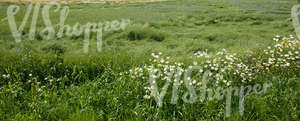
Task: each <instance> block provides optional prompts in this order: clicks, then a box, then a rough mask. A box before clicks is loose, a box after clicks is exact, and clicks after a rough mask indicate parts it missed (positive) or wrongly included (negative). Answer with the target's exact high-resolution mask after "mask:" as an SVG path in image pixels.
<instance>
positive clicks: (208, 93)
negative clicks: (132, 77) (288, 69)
mask: <svg viewBox="0 0 300 121" xmlns="http://www.w3.org/2000/svg"><path fill="white" fill-rule="evenodd" d="M199 70H201V71H202V67H199V66H192V67H190V68H188V69H187V70H182V68H180V67H179V68H177V69H175V70H172V71H170V72H168V73H167V74H166V75H167V78H168V79H167V81H166V82H165V83H164V84H163V86H162V88H161V89H159V87H158V84H157V83H158V82H157V80H158V79H159V78H161V76H162V75H164V74H162V72H161V71H160V70H159V69H155V68H154V69H151V70H150V71H149V72H150V75H149V83H150V87H149V90H150V93H151V94H150V96H149V97H145V98H151V97H153V98H154V99H155V101H156V103H157V105H158V107H162V106H163V101H164V97H165V96H166V95H167V93H168V92H167V91H168V89H169V87H170V85H173V86H172V94H171V104H177V102H178V100H179V99H180V97H179V91H180V90H179V89H183V88H181V87H180V85H181V84H183V85H184V87H185V88H186V91H185V92H184V93H183V95H182V97H181V99H182V100H183V102H185V103H189V104H193V103H196V102H197V101H200V102H205V101H212V100H218V101H221V100H225V103H226V104H225V105H226V106H225V108H226V109H225V111H226V112H225V116H226V117H230V115H231V106H232V97H233V96H237V97H238V98H239V113H240V115H241V116H243V115H244V111H245V108H244V107H245V97H246V96H248V95H251V94H266V93H267V91H268V88H270V87H271V86H272V84H271V83H264V84H255V85H246V86H241V87H237V86H234V87H233V86H226V87H222V86H215V87H213V88H209V87H208V85H210V84H209V82H210V81H212V80H211V79H210V76H211V74H212V73H211V72H210V71H205V72H204V73H203V75H201V74H202V72H199ZM192 75H194V76H195V75H196V76H202V81H201V85H200V87H198V88H195V86H193V85H194V84H195V83H196V81H195V80H192V79H191V78H190V77H191V76H192ZM182 78H183V79H182ZM171 79H174V81H171ZM181 80H182V81H181ZM172 83H173V84H172ZM159 90H160V92H159Z"/></svg>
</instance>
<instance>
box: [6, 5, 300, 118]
mask: <svg viewBox="0 0 300 121" xmlns="http://www.w3.org/2000/svg"><path fill="white" fill-rule="evenodd" d="M291 4H292V3H291ZM291 4H289V5H286V6H290V5H291ZM8 5H9V4H5V3H1V4H0V18H1V19H2V18H4V17H5V16H6V8H7V7H8ZM276 5H277V6H278V4H270V5H265V6H264V7H268V8H273V6H276ZM69 6H70V15H69V17H68V20H67V22H66V23H68V24H74V23H75V22H79V23H82V24H85V23H87V22H99V21H107V20H108V21H109V20H121V19H131V21H132V23H133V24H139V25H141V26H142V25H146V28H145V29H144V30H145V31H144V30H142V29H140V28H139V27H140V26H138V27H137V28H138V29H136V28H128V29H126V30H125V31H120V32H106V33H104V41H105V43H106V44H105V46H104V52H102V53H90V54H89V55H86V54H79V55H78V54H74V53H75V52H77V51H78V50H81V48H82V47H81V44H82V43H81V42H82V40H80V39H76V40H74V39H71V38H62V39H60V40H51V41H46V40H35V41H32V42H30V41H26V42H22V43H21V44H16V43H15V42H14V40H13V38H12V37H11V34H10V30H9V27H8V24H7V22H6V21H3V22H1V23H0V28H1V29H0V35H1V36H0V40H1V41H0V43H1V44H0V47H1V52H0V56H1V66H0V67H1V70H0V72H1V73H4V72H5V71H9V72H15V73H16V76H17V75H18V76H19V79H18V80H19V81H20V82H24V83H25V82H27V80H29V79H31V78H32V77H28V76H27V75H28V74H29V73H32V74H33V75H34V77H36V78H37V79H38V80H43V79H44V78H46V77H48V76H49V75H51V76H53V77H55V78H62V79H63V80H65V81H66V82H57V84H55V85H51V84H47V87H46V88H48V89H49V90H48V91H45V92H38V91H36V89H37V88H32V87H30V86H29V87H28V85H27V86H24V90H25V91H22V92H23V93H22V94H11V93H10V92H6V91H4V89H7V88H17V87H13V85H14V84H12V86H10V84H7V83H6V82H4V81H3V82H1V83H0V85H1V86H2V85H4V84H5V85H8V86H3V88H0V89H2V90H0V92H1V93H0V99H1V102H0V107H1V108H0V117H1V119H2V120H8V119H12V120H13V119H17V120H19V119H24V120H30V119H36V120H58V119H61V120H92V118H94V119H100V120H101V119H102V120H108V119H110V120H114V119H115V120H122V119H123V120H124V119H127V120H138V119H140V120H142V119H148V120H158V119H165V120H180V119H182V120H194V119H197V120H224V119H228V120H292V119H296V118H295V117H298V116H299V115H298V114H299V112H297V109H296V107H298V103H296V102H297V98H296V95H297V94H296V93H295V92H293V90H295V88H296V87H297V86H296V85H295V84H294V83H295V82H294V81H282V80H289V79H290V78H291V77H290V76H283V75H281V76H280V77H277V78H276V79H274V78H273V76H274V75H273V74H268V75H266V76H265V77H264V76H263V77H261V78H262V79H261V80H260V81H258V82H270V81H271V82H273V84H274V87H273V90H272V92H270V94H269V95H267V96H265V97H264V96H255V95H254V96H251V97H249V98H248V99H247V102H248V103H247V107H246V113H245V115H244V116H243V117H241V116H239V114H238V109H237V108H238V104H237V103H238V102H237V101H234V104H233V107H234V109H233V114H232V116H231V117H229V118H225V117H224V106H225V105H224V102H218V101H211V102H206V103H196V104H192V105H190V104H184V103H182V102H181V103H180V104H178V105H176V106H174V105H171V104H168V103H166V104H165V106H164V107H163V108H158V107H156V104H155V102H154V100H151V101H149V100H144V99H143V95H144V94H143V91H144V90H143V87H144V85H145V84H144V83H142V82H136V81H135V80H128V79H126V78H119V76H118V72H119V71H124V70H127V69H129V68H130V67H133V66H138V65H141V64H142V63H144V61H146V60H147V58H149V55H150V53H151V52H163V53H165V54H167V55H171V56H175V57H176V60H180V61H187V62H189V57H190V55H192V54H193V52H195V51H199V50H205V49H208V50H209V52H215V51H217V50H218V49H221V48H226V49H228V50H230V51H232V52H237V53H241V54H242V53H244V52H245V51H246V50H249V49H250V50H253V49H256V48H258V47H265V46H266V45H268V44H269V43H270V40H271V39H272V38H273V37H274V36H275V35H277V34H279V35H283V36H284V35H290V34H293V26H292V24H291V22H290V20H289V18H290V14H285V13H283V14H278V13H265V12H261V11H247V10H244V9H241V8H239V7H237V6H232V5H231V4H230V3H229V2H228V1H219V0H218V1H214V0H201V1H180V0H179V1H169V2H159V3H131V4H109V3H107V4H71V5H69ZM174 6H176V7H179V8H191V6H194V7H195V8H196V10H190V9H185V10H178V9H167V8H166V7H174ZM136 8H145V9H143V10H140V9H139V10H136ZM287 8H288V7H287ZM23 10H24V9H23ZM22 16H23V15H22V14H19V15H18V21H21V18H22ZM57 16H58V15H57V14H51V18H58V17H57ZM52 21H54V23H55V22H57V21H58V20H57V19H52ZM38 24H39V26H43V22H42V21H41V19H40V21H39V23H38ZM40 28H42V27H40ZM139 30H140V31H139ZM28 31H29V30H28V28H27V29H26V30H25V33H27V32H28ZM130 32H134V33H137V34H150V35H152V33H157V32H158V33H162V35H155V34H154V35H153V36H164V37H165V39H164V40H163V41H162V42H158V41H155V40H151V39H148V38H145V39H142V40H134V41H130V40H129V39H128V33H130ZM63 42H65V43H68V44H62V43H63ZM54 43H58V44H59V45H61V47H60V48H63V49H66V52H65V53H64V55H63V56H59V57H57V56H55V54H53V53H51V52H48V51H46V50H44V49H43V48H47V47H51V46H53V44H54ZM70 43H72V46H69V45H70ZM87 57H89V58H87ZM22 58H23V59H22ZM24 58H26V59H25V60H24ZM74 65H76V66H74ZM111 69H112V70H111ZM18 76H17V77H18ZM298 77H299V76H298ZM31 80H34V79H31ZM42 83H47V82H43V81H42ZM61 83H63V84H61ZM30 104H31V105H30ZM278 109H281V110H278Z"/></svg>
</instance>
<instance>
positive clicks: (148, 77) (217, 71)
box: [126, 36, 300, 99]
mask: <svg viewBox="0 0 300 121" xmlns="http://www.w3.org/2000/svg"><path fill="white" fill-rule="evenodd" d="M274 41H275V44H274V46H273V47H271V46H270V47H268V48H267V49H266V50H264V53H260V54H258V56H257V55H256V56H255V57H252V56H251V54H250V55H247V56H246V57H245V56H244V57H240V56H238V55H237V54H235V53H229V52H227V51H226V50H225V49H222V50H221V51H219V52H216V53H215V54H210V53H208V51H207V50H205V51H199V52H196V53H194V56H193V57H195V58H194V59H195V60H194V61H193V65H190V66H186V64H183V63H180V62H173V61H172V62H171V61H170V57H163V56H162V53H161V52H160V53H158V54H155V53H152V59H150V64H148V65H144V66H142V67H137V68H133V69H131V70H129V72H126V73H127V74H129V75H130V78H132V79H136V80H143V81H148V83H150V85H151V84H157V85H159V84H160V85H161V84H166V83H172V84H173V85H177V86H180V85H182V84H183V83H186V82H187V83H188V85H191V86H194V87H196V88H197V87H200V86H201V85H202V83H203V78H204V74H205V72H209V73H208V78H209V79H208V80H209V84H211V85H213V86H230V85H232V84H233V83H235V84H246V83H249V82H251V81H253V80H255V79H256V77H257V75H259V74H261V72H266V71H270V69H271V68H272V67H275V68H272V69H278V68H280V69H282V68H289V69H290V68H292V69H295V68H298V69H299V68H300V54H299V52H300V41H299V40H297V39H295V38H294V37H293V36H290V37H289V38H280V37H279V36H277V37H276V38H274ZM248 59H250V60H252V61H253V62H254V63H249V60H248ZM190 70H196V71H197V73H193V72H192V73H191V74H189V73H190V72H189V71H190ZM186 75H187V76H186ZM152 89H153V87H152V86H149V85H148V86H145V90H146V95H145V96H144V98H146V99H149V98H150V97H151V96H150V95H151V94H150V92H151V90H152Z"/></svg>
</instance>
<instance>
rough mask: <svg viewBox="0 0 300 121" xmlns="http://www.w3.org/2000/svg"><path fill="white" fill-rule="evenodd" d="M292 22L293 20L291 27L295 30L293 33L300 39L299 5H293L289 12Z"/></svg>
mask: <svg viewBox="0 0 300 121" xmlns="http://www.w3.org/2000/svg"><path fill="white" fill-rule="evenodd" d="M291 13H292V14H291V16H292V20H293V26H294V28H295V33H296V35H297V37H298V38H299V39H300V21H299V17H300V16H299V15H300V5H294V6H293V8H292V12H291Z"/></svg>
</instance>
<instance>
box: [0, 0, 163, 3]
mask: <svg viewBox="0 0 300 121" xmlns="http://www.w3.org/2000/svg"><path fill="white" fill-rule="evenodd" d="M155 1H163V0H0V2H13V3H37V2H39V3H49V2H62V3H69V2H77V3H97V2H155Z"/></svg>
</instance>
